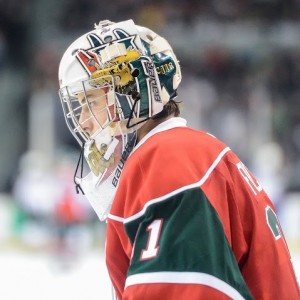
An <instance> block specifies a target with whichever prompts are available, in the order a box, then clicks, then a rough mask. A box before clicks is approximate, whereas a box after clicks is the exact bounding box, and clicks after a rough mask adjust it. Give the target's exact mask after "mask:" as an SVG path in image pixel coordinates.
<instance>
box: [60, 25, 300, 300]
mask: <svg viewBox="0 0 300 300" xmlns="http://www.w3.org/2000/svg"><path fill="white" fill-rule="evenodd" d="M180 81H181V71H180V66H179V63H178V61H177V59H176V57H175V55H174V53H173V50H172V48H171V46H170V45H169V43H168V42H167V41H166V40H165V39H164V38H162V37H160V36H159V35H157V34H156V33H154V32H153V31H151V30H150V29H147V28H145V27H140V26H137V25H135V24H134V22H133V21H132V20H128V21H124V22H119V23H113V22H110V21H103V22H100V23H99V24H98V25H96V26H95V29H94V30H92V31H90V32H88V33H86V34H84V35H83V36H81V37H79V38H78V39H77V40H76V41H75V42H74V43H72V44H71V45H70V47H69V48H68V49H67V50H66V52H65V54H64V55H63V57H62V60H61V63H60V67H59V83H60V90H59V94H60V98H61V102H62V106H63V110H64V115H65V119H66V122H67V125H68V127H69V129H70V131H71V132H72V134H73V135H74V137H75V138H76V139H77V141H78V142H79V144H80V145H81V147H82V154H83V156H84V158H85V159H86V161H87V163H88V165H89V167H90V173H89V174H88V175H86V176H84V177H76V185H77V187H78V188H79V189H81V190H82V191H83V192H84V193H85V195H86V197H87V198H88V200H89V201H90V203H91V205H92V206H93V208H94V209H95V211H96V213H97V215H98V217H99V218H100V220H107V243H106V262H107V267H108V271H109V274H110V277H111V280H112V282H113V286H114V288H115V291H116V294H117V297H118V299H120V300H121V299H123V300H125V299H126V300H129V299H130V300H140V299H144V300H154V299H155V300H160V299H161V300H186V299H218V300H220V299H272V300H273V299H282V300H285V299H291V300H292V299H294V300H296V299H300V294H299V287H298V284H297V281H296V277H295V273H294V270H293V267H292V264H291V261H290V259H291V258H290V254H289V251H288V248H287V245H286V243H285V240H284V235H283V233H282V230H281V227H280V225H279V222H278V218H277V216H276V211H275V208H274V205H273V204H272V202H271V201H270V199H269V198H268V196H267V195H266V193H265V191H264V190H263V188H262V187H261V186H260V184H259V183H258V182H257V180H256V179H255V178H254V177H253V175H252V174H251V173H250V172H249V170H248V169H247V168H246V167H245V166H244V165H243V163H242V162H241V161H240V159H239V158H238V157H237V155H235V153H233V152H232V151H231V150H230V148H229V147H227V146H226V145H225V144H224V143H222V142H221V141H219V140H218V139H216V138H215V137H213V136H212V135H210V134H207V133H205V132H202V131H196V130H193V129H191V128H189V127H187V125H186V121H185V120H184V119H183V118H181V117H179V114H180V110H179V107H178V103H177V102H176V101H175V98H176V96H177V88H178V85H179V83H180Z"/></svg>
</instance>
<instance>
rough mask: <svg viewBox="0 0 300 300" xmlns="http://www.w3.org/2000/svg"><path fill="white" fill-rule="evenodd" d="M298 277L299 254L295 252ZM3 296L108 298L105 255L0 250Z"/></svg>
mask: <svg viewBox="0 0 300 300" xmlns="http://www.w3.org/2000/svg"><path fill="white" fill-rule="evenodd" d="M292 257H293V260H294V265H295V269H296V273H297V274H298V278H299V276H300V254H299V255H295V254H293V255H292ZM0 278H1V288H0V299H1V300H21V299H30V300H87V299H88V300H108V299H110V300H111V299H112V294H111V284H110V281H109V278H108V275H107V272H106V267H105V263H104V255H103V253H102V252H101V251H99V252H96V251H94V252H88V253H86V254H85V255H84V256H83V257H81V258H80V259H79V260H77V261H76V263H75V264H72V262H69V263H66V261H61V262H60V261H59V260H57V259H55V258H54V257H51V256H49V254H41V253H25V252H11V251H10V252H3V251H2V252H0Z"/></svg>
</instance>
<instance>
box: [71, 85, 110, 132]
mask: <svg viewBox="0 0 300 300" xmlns="http://www.w3.org/2000/svg"><path fill="white" fill-rule="evenodd" d="M77 97H78V105H79V110H80V115H79V125H80V127H81V128H82V130H83V131H84V132H85V133H86V134H87V135H88V136H90V137H93V136H95V135H96V134H97V133H98V132H100V131H101V130H102V129H103V128H104V127H105V126H106V125H107V123H108V116H107V95H106V93H105V89H96V90H92V91H89V92H87V93H84V92H82V93H80V94H78V96H77Z"/></svg>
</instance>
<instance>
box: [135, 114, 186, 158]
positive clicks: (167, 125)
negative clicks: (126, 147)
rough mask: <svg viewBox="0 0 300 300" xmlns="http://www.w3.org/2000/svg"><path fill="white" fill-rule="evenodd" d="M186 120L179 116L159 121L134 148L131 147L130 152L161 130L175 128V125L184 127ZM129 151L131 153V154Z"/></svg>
mask: <svg viewBox="0 0 300 300" xmlns="http://www.w3.org/2000/svg"><path fill="white" fill-rule="evenodd" d="M186 124H187V122H186V120H185V119H183V118H180V117H174V118H171V119H168V120H166V121H164V122H162V123H160V124H159V125H157V126H156V127H154V128H153V129H152V130H150V131H149V132H148V133H147V134H146V135H145V136H144V137H143V138H142V139H141V140H140V141H139V142H138V144H137V145H136V146H135V148H134V149H133V151H132V153H133V152H134V151H136V150H137V149H138V148H139V147H140V146H141V145H142V144H144V143H145V142H146V141H147V140H148V139H149V138H150V137H151V136H153V135H155V134H156V133H159V132H162V131H166V130H169V129H172V128H176V127H186V126H187V125H186ZM132 153H131V154H132Z"/></svg>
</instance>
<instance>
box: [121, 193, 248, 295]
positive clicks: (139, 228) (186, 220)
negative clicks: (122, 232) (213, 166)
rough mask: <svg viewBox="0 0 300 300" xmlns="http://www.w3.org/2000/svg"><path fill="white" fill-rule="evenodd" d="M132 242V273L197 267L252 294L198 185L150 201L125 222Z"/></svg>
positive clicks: (219, 222)
mask: <svg viewBox="0 0 300 300" xmlns="http://www.w3.org/2000/svg"><path fill="white" fill-rule="evenodd" d="M125 229H126V232H127V234H128V236H129V238H130V241H131V243H132V244H133V243H134V244H135V245H134V254H133V257H132V260H131V264H130V269H129V271H128V274H127V275H128V276H131V275H134V274H139V273H149V272H199V273H206V274H209V275H212V276H215V277H217V278H219V279H220V280H222V281H224V282H226V283H228V284H229V285H230V286H232V287H233V288H235V289H236V290H237V291H239V292H240V294H241V295H243V296H244V297H245V299H252V296H251V293H250V291H249V289H248V287H247V285H246V283H245V281H244V279H243V277H242V275H241V273H240V270H239V267H238V264H237V262H236V259H235V257H234V254H233V252H232V250H231V248H230V246H229V243H228V240H227V238H226V236H225V233H224V229H223V225H222V222H221V220H220V218H219V216H218V214H217V213H216V211H215V209H214V208H213V207H212V205H211V204H210V202H209V200H208V199H207V198H206V196H205V194H204V193H203V192H202V190H201V189H200V188H194V189H189V190H186V191H184V192H181V193H179V194H177V195H175V196H172V197H170V198H168V199H165V200H163V201H160V202H158V203H154V204H152V205H150V206H149V207H148V208H147V210H146V211H145V213H144V214H143V215H142V216H141V217H140V218H138V219H136V220H134V221H131V222H128V223H126V224H125Z"/></svg>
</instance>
